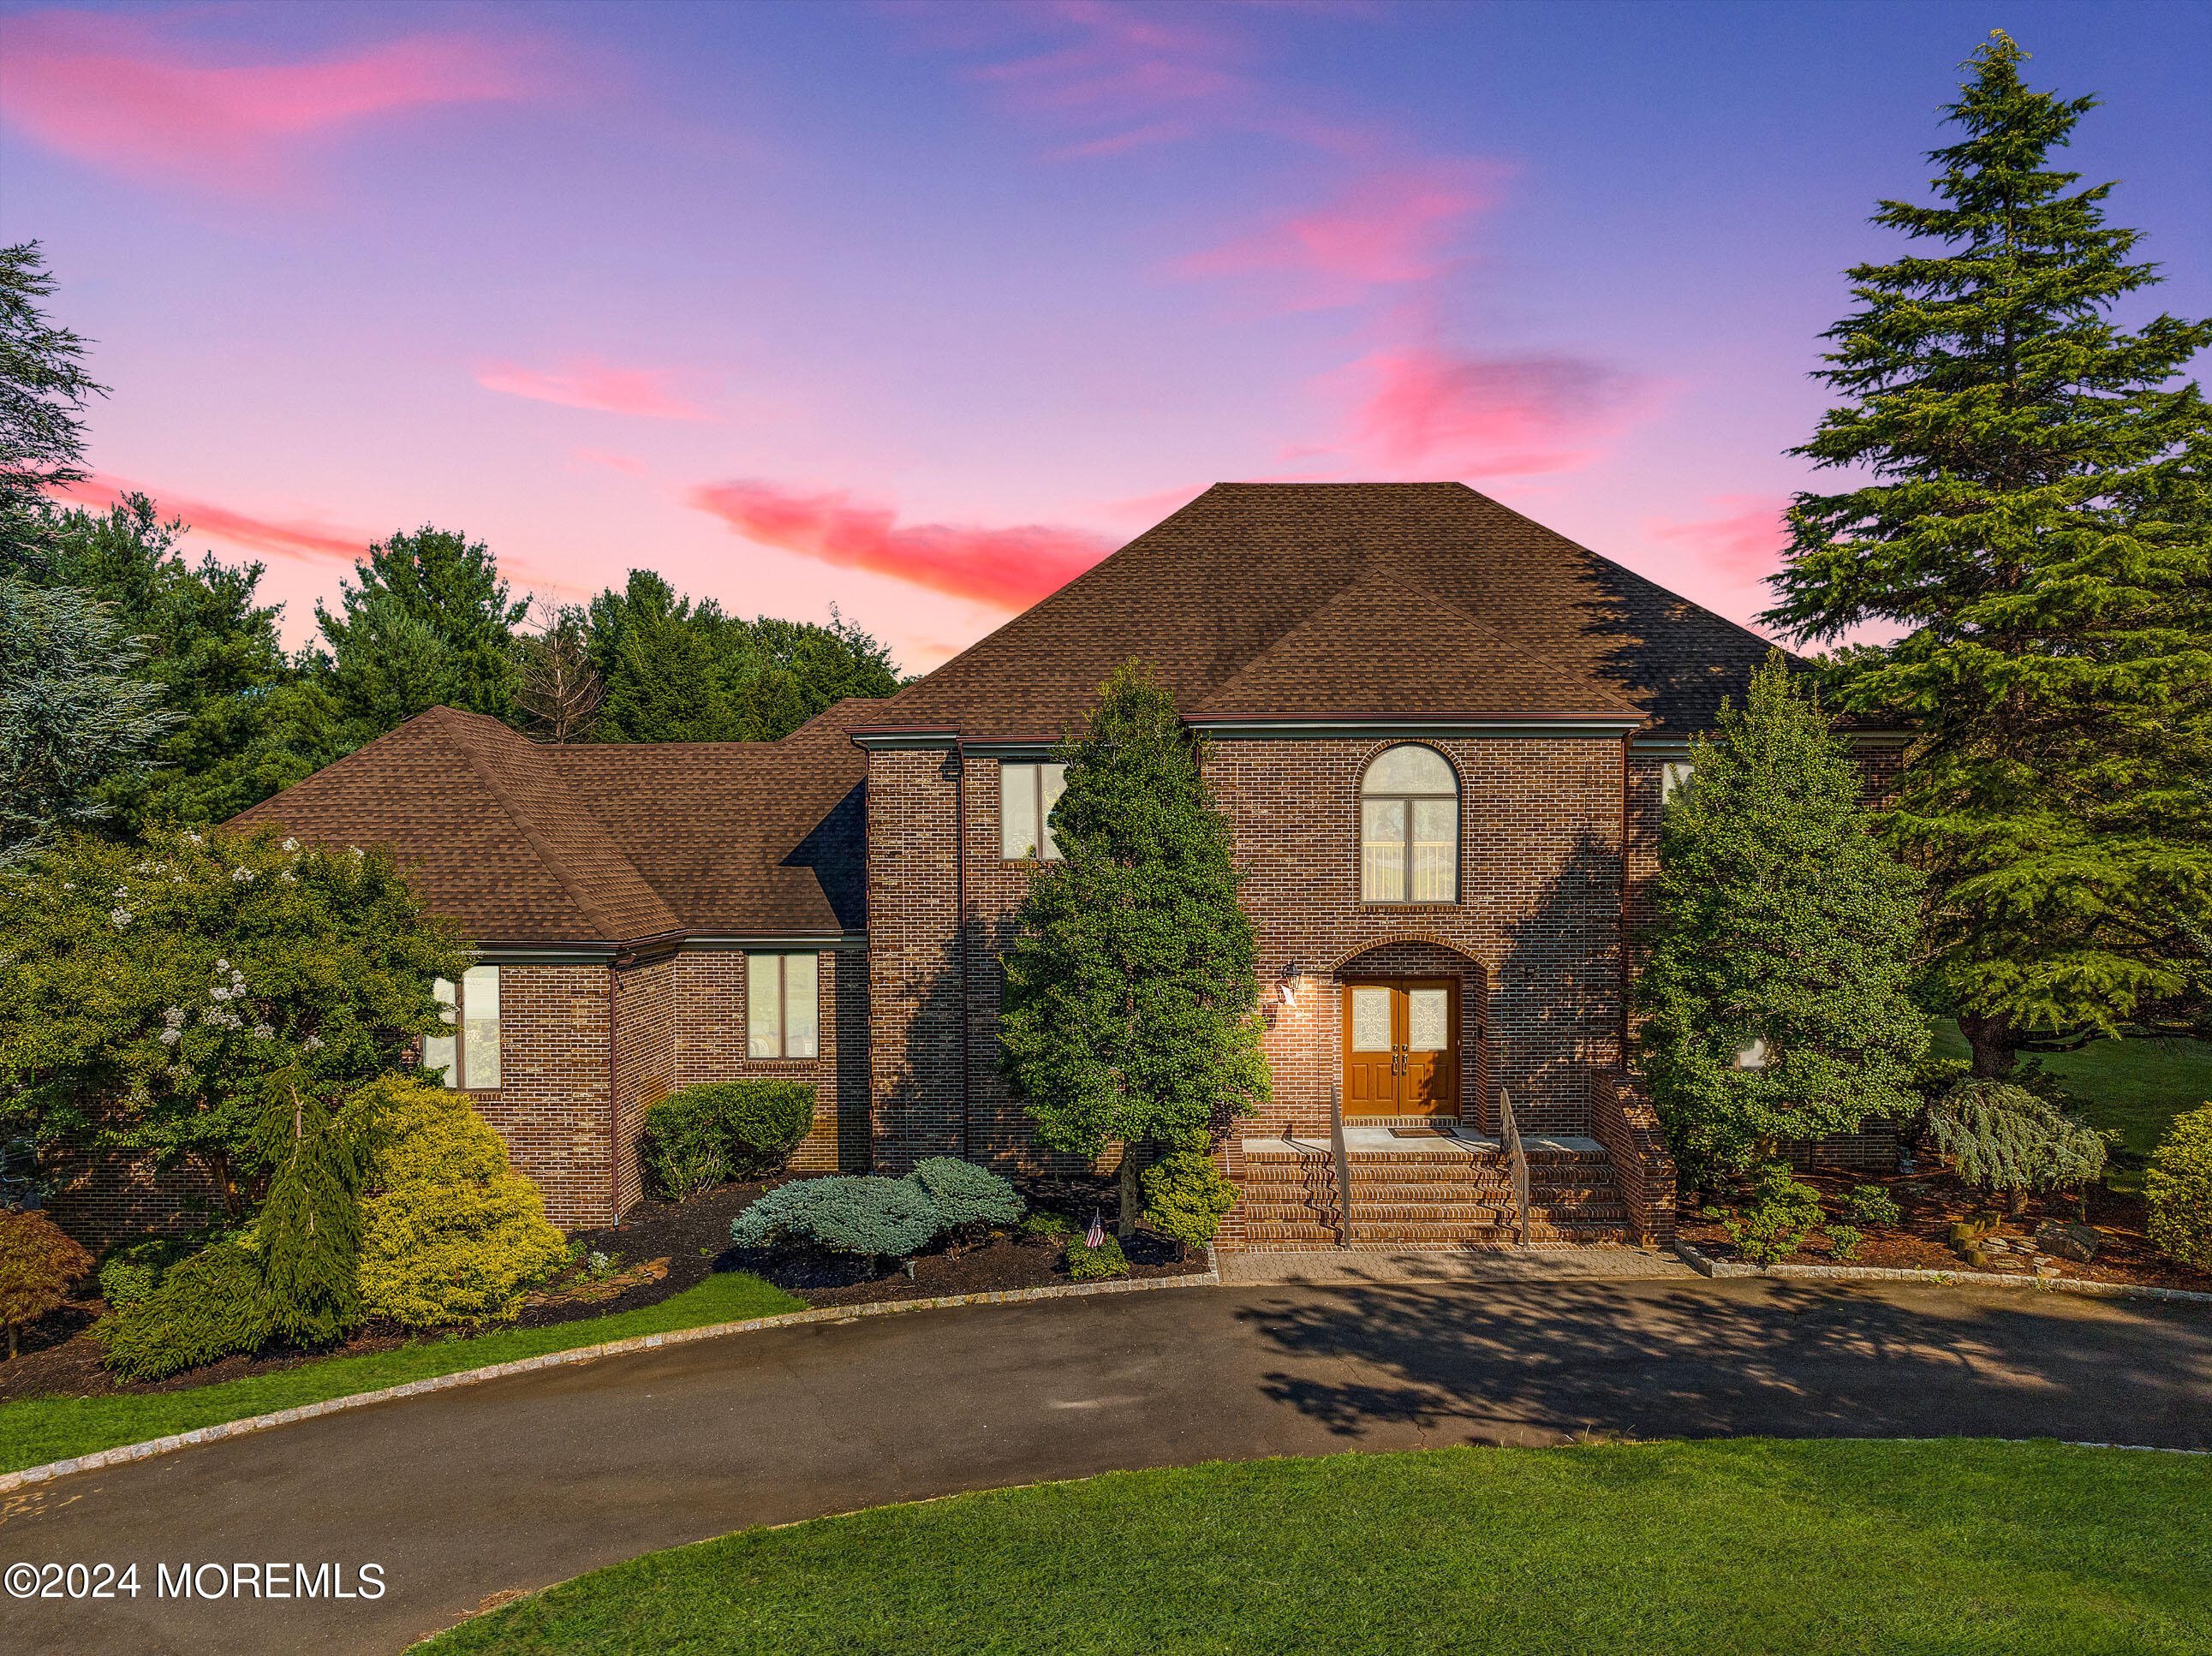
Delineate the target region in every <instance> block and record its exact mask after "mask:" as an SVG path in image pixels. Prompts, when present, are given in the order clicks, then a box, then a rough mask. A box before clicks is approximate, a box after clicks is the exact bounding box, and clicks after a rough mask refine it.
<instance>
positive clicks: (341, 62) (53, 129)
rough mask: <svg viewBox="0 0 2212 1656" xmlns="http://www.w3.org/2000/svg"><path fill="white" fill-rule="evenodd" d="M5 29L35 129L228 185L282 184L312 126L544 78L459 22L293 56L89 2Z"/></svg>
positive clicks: (72, 150)
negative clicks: (182, 37) (213, 39)
mask: <svg viewBox="0 0 2212 1656" xmlns="http://www.w3.org/2000/svg"><path fill="white" fill-rule="evenodd" d="M8 35H9V40H8V51H7V52H6V53H5V54H4V55H0V109H4V110H5V112H6V116H7V119H8V120H9V122H10V123H11V124H14V125H15V126H16V127H18V128H19V129H21V130H22V131H23V132H25V133H27V135H28V136H31V137H32V138H33V139H36V140H37V141H38V142H39V143H42V144H45V145H46V146H47V147H48V148H50V149H55V150H58V151H59V152H60V153H62V154H63V155H68V156H70V157H71V158H72V159H74V160H76V161H83V162H85V163H87V164H88V165H90V166H93V167H99V168H100V169H101V170H103V171H106V172H110V173H120V174H122V175H124V176H125V177H128V178H135V179H157V180H158V179H185V180H186V181H188V182H191V183H194V184H198V185H210V186H213V187H215V188H218V189H224V190H231V191H265V190H268V189H270V188H271V187H272V186H276V185H281V184H283V182H284V181H285V179H286V176H287V173H288V167H289V163H290V162H291V161H293V160H294V159H295V155H296V150H297V148H298V144H299V142H300V141H301V139H303V138H305V137H307V136H308V135H311V134H313V133H316V132H319V131H322V130H326V129H330V128H333V127H337V126H342V125H343V124H347V123H349V122H355V121H359V120H362V119H365V118H368V117H371V116H376V115H386V114H391V113H394V112H398V111H402V110H408V109H416V108H420V107H422V106H426V105H433V104H450V103H469V102H480V101H483V100H495V99H514V98H522V97H526V96H528V95H530V94H532V93H533V92H535V91H537V90H538V89H540V88H541V86H542V84H543V77H542V76H540V75H538V74H536V73H534V72H532V70H529V69H528V68H527V67H526V64H525V61H524V57H525V54H524V53H523V52H521V51H520V49H518V47H517V46H515V45H513V44H510V43H507V42H501V41H495V40H490V39H483V38H482V37H479V36H476V35H471V34H465V33H437V34H415V35H409V36H407V37H405V38H404V39H398V40H391V41H387V42H386V43H384V44H383V45H376V46H371V47H368V48H367V49H366V50H362V51H356V52H349V53H343V54H340V55H337V56H332V57H328V58H322V59H319V60H317V61H314V62H309V63H296V64H233V63H222V62H215V61H211V58H212V57H213V55H214V49H213V48H205V47H197V46H191V45H180V44H179V43H176V42H173V41H170V40H167V39H163V38H162V37H161V35H160V34H159V33H157V32H156V31H155V28H154V27H152V26H151V25H150V24H149V22H147V21H144V20H142V19H139V18H135V17H118V16H110V15H100V14H94V13H89V12H80V11H59V10H57V11H44V12H30V13H27V14H24V15H20V16H16V17H13V18H10V19H9V23H8Z"/></svg>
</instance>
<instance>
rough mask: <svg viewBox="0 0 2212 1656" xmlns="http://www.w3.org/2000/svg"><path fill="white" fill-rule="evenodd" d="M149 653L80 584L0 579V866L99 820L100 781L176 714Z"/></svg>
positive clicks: (142, 751) (118, 771) (138, 754)
mask: <svg viewBox="0 0 2212 1656" xmlns="http://www.w3.org/2000/svg"><path fill="white" fill-rule="evenodd" d="M145 653H146V652H145V647H144V646H143V643H142V642H141V641H140V640H138V639H136V638H134V637H132V636H131V634H129V633H127V632H125V630H124V628H123V624H122V622H120V621H118V619H117V618H116V616H115V613H114V611H113V610H112V607H111V606H109V605H106V604H101V603H100V602H98V601H97V600H96V599H94V597H92V595H91V594H90V593H88V592H86V591H82V589H81V588H77V587H74V586H57V587H52V588H46V589H41V588H40V587H35V586H33V585H30V584H29V583H28V582H27V581H24V580H19V579H13V578H10V577H7V576H0V868H4V867H6V866H8V865H9V864H18V863H21V862H22V861H24V860H25V859H26V858H30V857H32V856H33V855H35V854H36V853H37V852H40V850H42V849H43V848H44V847H45V846H47V845H48V844H49V843H50V842H51V841H52V839H53V836H54V835H55V834H57V833H58V832H59V831H61V830H63V829H64V828H82V827H85V826H88V825H89V824H93V823H96V822H102V821H104V820H105V819H106V817H107V816H108V815H109V808H108V806H107V804H106V802H105V800H104V799H103V798H102V794H103V792H104V791H105V789H106V786H108V785H110V784H111V783H113V782H115V781H117V780H118V779H124V778H127V777H129V776H130V775H131V773H134V772H136V771H137V770H139V769H141V768H143V766H144V764H145V762H146V755H147V751H148V749H150V748H151V747H152V746H153V745H154V743H155V742H156V741H157V740H159V739H160V737H161V735H162V734H163V732H164V731H167V729H168V727H169V726H170V725H171V724H172V723H173V719H172V717H171V716H170V715H169V714H167V713H162V712H161V689H160V687H159V686H157V685H154V684H150V683H149V682H146V681H145V680H144V679H143V678H142V677H140V676H139V673H140V672H141V670H142V668H143V663H144V660H145Z"/></svg>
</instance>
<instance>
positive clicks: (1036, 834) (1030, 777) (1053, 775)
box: [999, 765, 1067, 863]
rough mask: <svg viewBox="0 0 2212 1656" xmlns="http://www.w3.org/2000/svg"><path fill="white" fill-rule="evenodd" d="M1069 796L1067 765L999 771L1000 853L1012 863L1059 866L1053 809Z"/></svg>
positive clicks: (1022, 767)
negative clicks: (1026, 861) (1034, 861)
mask: <svg viewBox="0 0 2212 1656" xmlns="http://www.w3.org/2000/svg"><path fill="white" fill-rule="evenodd" d="M1065 792H1067V767H1066V766H1065V765H1001V766H1000V767H999V852H1000V855H1001V856H1003V857H1005V858H1006V860H1007V861H1009V862H1018V861H1019V860H1020V859H1021V858H1024V857H1035V858H1038V859H1040V860H1041V861H1043V862H1048V863H1049V862H1056V861H1058V860H1059V858H1060V847H1059V846H1056V845H1054V843H1053V839H1052V808H1053V807H1054V805H1056V804H1059V803H1060V795H1061V794H1063V793H1065Z"/></svg>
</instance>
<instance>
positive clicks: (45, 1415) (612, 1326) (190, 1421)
mask: <svg viewBox="0 0 2212 1656" xmlns="http://www.w3.org/2000/svg"><path fill="white" fill-rule="evenodd" d="M803 1310H805V1304H804V1303H803V1302H802V1301H799V1300H796V1299H794V1298H793V1297H792V1296H791V1295H788V1294H787V1293H785V1292H784V1291H783V1290H782V1289H780V1288H771V1287H770V1286H769V1284H768V1283H764V1282H763V1281H761V1279H760V1278H759V1277H753V1276H750V1275H748V1274H746V1273H745V1272H744V1271H727V1272H725V1273H723V1274H721V1275H719V1276H714V1277H708V1279H707V1280H706V1281H705V1282H703V1283H700V1284H699V1285H698V1286H697V1287H696V1288H688V1289H684V1292H683V1293H681V1294H675V1295H670V1296H669V1297H668V1298H667V1299H665V1300H663V1301H661V1302H660V1303H659V1305H655V1306H647V1307H646V1308H645V1309H644V1310H642V1311H623V1312H617V1313H615V1314H614V1315H612V1316H608V1317H586V1318H582V1319H579V1320H577V1321H575V1322H566V1323H556V1324H555V1325H553V1326H552V1327H550V1328H508V1329H495V1330H493V1331H490V1332H489V1333H483V1334H479V1335H477V1337H476V1338H473V1339H463V1338H445V1339H435V1340H425V1341H422V1342H421V1343H419V1344H414V1345H404V1346H402V1347H400V1348H399V1349H398V1350H396V1351H379V1352H374V1353H371V1354H370V1355H368V1356H359V1357H328V1358H325V1359H324V1360H323V1361H321V1362H307V1363H302V1364H301V1365H300V1366H299V1367H298V1368H287V1369H284V1370H283V1371H282V1372H281V1373H277V1374H257V1375H255V1376H253V1377H252V1379H250V1380H225V1381H223V1382H222V1384H221V1385H217V1386H198V1387H196V1388H195V1389H193V1390H191V1391H189V1392H149V1393H143V1394H137V1395H124V1396H117V1397H105V1398H25V1399H24V1400H23V1401H21V1402H20V1403H10V1404H0V1472H10V1471H17V1470H19V1469H21V1468H22V1467H25V1466H40V1465H45V1464H46V1462H47V1461H50V1460H66V1459H69V1458H70V1457H71V1456H73V1455H82V1454H89V1453H92V1452H93V1451H94V1449H112V1448H113V1447H115V1446H116V1445H118V1444H120V1443H140V1442H143V1441H145V1440H146V1439H148V1438H156V1437H167V1435H169V1434H170V1433H172V1432H189V1431H191V1429H193V1428H195V1427H198V1426H213V1425H215V1424H216V1423H217V1422H222V1421H226V1420H243V1419H245V1418H246V1416H248V1415H265V1414H270V1413H271V1412H273V1411H275V1410H279V1409H291V1408H295V1407H297V1406H298V1405H299V1404H303V1403H319V1402H321V1401H322V1400H323V1399H324V1398H343V1397H348V1396H350V1395H351V1394H352V1393H354V1392H375V1391H380V1390H381V1389H382V1388H384V1387H385V1386H398V1385H402V1384H404V1382H406V1381H408V1380H428V1379H429V1378H430V1377H431V1376H432V1375H434V1374H452V1373H453V1371H454V1370H455V1369H458V1368H485V1367H488V1366H489V1365H490V1364H492V1363H495V1362H515V1361H516V1360H517V1359H519V1358H522V1357H534V1356H539V1355H541V1354H542V1353H544V1352H547V1351H566V1350H571V1349H572V1348H574V1347H576V1346H579V1345H598V1344H601V1343H603V1342H605V1341H607V1340H626V1339H629V1338H631V1337H632V1336H634V1335H638V1334H659V1333H664V1332H665V1331H668V1330H670V1329H674V1328H699V1327H703V1326H705V1325H708V1324H709V1323H729V1322H742V1321H743V1320H744V1319H746V1318H748V1317H767V1316H773V1315H775V1313H778V1312H782V1311H803Z"/></svg>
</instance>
